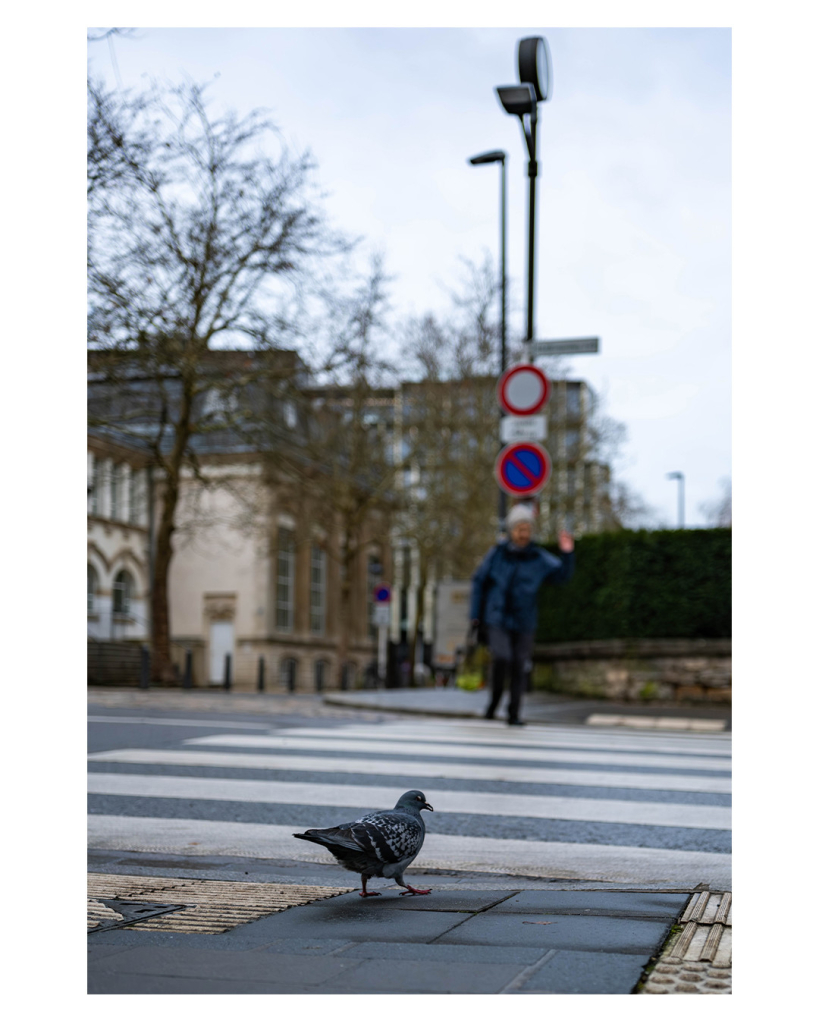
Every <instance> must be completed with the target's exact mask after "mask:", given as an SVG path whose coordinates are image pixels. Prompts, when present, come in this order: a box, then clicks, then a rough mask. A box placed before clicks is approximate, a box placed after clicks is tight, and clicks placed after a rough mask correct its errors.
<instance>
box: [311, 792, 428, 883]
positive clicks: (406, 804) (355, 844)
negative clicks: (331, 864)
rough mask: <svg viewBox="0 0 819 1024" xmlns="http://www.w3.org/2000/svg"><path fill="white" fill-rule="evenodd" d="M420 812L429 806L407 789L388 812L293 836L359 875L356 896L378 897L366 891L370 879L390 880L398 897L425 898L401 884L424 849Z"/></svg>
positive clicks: (373, 813) (421, 796) (423, 828)
mask: <svg viewBox="0 0 819 1024" xmlns="http://www.w3.org/2000/svg"><path fill="white" fill-rule="evenodd" d="M422 810H427V811H431V810H432V806H431V805H430V804H428V803H427V798H426V797H425V796H424V794H423V793H422V792H421V791H420V790H418V789H411V790H409V792H407V793H404V795H403V796H402V797H400V798H399V800H398V803H397V804H396V805H395V808H394V809H393V810H391V811H373V812H372V814H365V815H363V816H362V817H361V818H356V820H355V821H348V822H346V823H345V824H344V825H337V826H336V827H335V828H308V829H307V831H306V832H294V833H293V835H294V836H295V838H296V839H306V840H307V842H308V843H318V844H319V846H326V847H327V849H328V850H329V851H330V853H332V855H333V856H334V857H335V858H336V860H337V861H338V862H339V864H341V865H342V867H345V868H347V870H348V871H355V872H356V873H357V874H360V875H361V892H360V893H359V894H358V895H359V896H380V895H381V893H378V892H373V891H372V889H370V890H369V891H368V890H367V882H368V880H369V879H370V878H372V877H373V876H376V877H378V878H394V879H395V880H396V882H398V884H399V885H400V886H402V887H403V888H404V890H405V891H404V892H402V893H401V895H402V896H410V895H415V896H426V895H427V894H428V893H430V892H432V890H431V889H414V888H413V887H412V886H411V885H407V883H406V882H405V881H404V872H405V871H406V869H407V867H408V866H409V865H410V864H411V863H412V862H413V861H414V860H415V858H416V857H417V856H418V854H419V853H420V852H421V847H422V846H423V845H424V834H425V832H426V828H425V826H424V819H423V818H422V817H421V811H422Z"/></svg>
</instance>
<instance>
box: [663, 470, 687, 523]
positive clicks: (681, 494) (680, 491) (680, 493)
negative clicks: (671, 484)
mask: <svg viewBox="0 0 819 1024" xmlns="http://www.w3.org/2000/svg"><path fill="white" fill-rule="evenodd" d="M666 479H668V480H676V481H678V483H679V487H678V488H677V510H678V518H679V521H680V525H679V529H681V530H682V529H684V528H685V474H684V473H666Z"/></svg>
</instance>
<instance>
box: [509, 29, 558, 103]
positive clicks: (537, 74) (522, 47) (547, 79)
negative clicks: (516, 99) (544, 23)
mask: <svg viewBox="0 0 819 1024" xmlns="http://www.w3.org/2000/svg"><path fill="white" fill-rule="evenodd" d="M518 78H519V79H520V80H521V82H529V83H531V85H533V86H534V89H535V99H536V100H537V101H538V103H540V102H541V101H548V100H550V99H551V98H552V81H553V75H552V55H551V52H550V51H549V44H548V43H547V42H546V40H545V39H544V38H543V37H542V36H529V38H528V39H521V40H520V42H519V43H518Z"/></svg>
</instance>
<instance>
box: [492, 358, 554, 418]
mask: <svg viewBox="0 0 819 1024" xmlns="http://www.w3.org/2000/svg"><path fill="white" fill-rule="evenodd" d="M551 390H552V385H551V384H550V383H549V378H548V377H547V376H546V374H545V373H544V372H543V370H541V369H539V368H538V367H537V366H534V365H533V364H532V363H519V364H518V365H517V366H510V367H509V369H508V370H507V371H506V372H505V373H504V374H503V376H502V377H501V378H500V380H499V381H498V401H499V402H500V405H501V408H502V409H503V411H504V412H506V413H508V414H509V415H510V416H532V415H533V414H534V413H536V412H537V411H538V410H539V409H542V408H543V406H544V405H545V404H546V403H547V402H548V401H549V395H550V393H551Z"/></svg>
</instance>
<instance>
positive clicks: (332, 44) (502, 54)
mask: <svg viewBox="0 0 819 1024" xmlns="http://www.w3.org/2000/svg"><path fill="white" fill-rule="evenodd" d="M527 35H542V36H545V37H546V38H547V39H548V42H549V46H550V49H551V53H552V60H553V65H554V79H555V86H554V94H553V97H552V100H551V101H550V102H549V103H548V104H541V105H540V119H539V159H540V174H539V178H538V247H537V284H536V309H535V320H536V331H535V333H536V336H537V337H538V338H569V337H581V336H588V335H596V336H598V337H599V338H600V339H601V352H600V354H598V355H586V356H578V357H575V358H574V359H573V360H571V361H570V364H569V366H570V374H571V376H573V377H580V378H583V379H585V380H586V381H588V382H589V384H591V385H592V386H593V387H594V388H595V389H596V390H597V391H598V393H600V394H601V396H602V397H603V399H604V404H605V410H606V412H607V413H608V414H609V415H611V416H613V417H614V418H615V419H618V420H620V421H622V422H624V423H625V424H626V426H627V429H628V441H627V443H626V445H625V446H624V449H623V455H622V458H621V459H620V460H619V461H618V462H617V463H616V464H615V467H614V468H615V472H616V475H617V477H619V478H620V479H622V480H624V481H625V482H627V483H628V484H630V485H631V486H632V487H633V488H634V489H635V490H637V491H638V492H639V494H640V495H641V496H642V497H643V498H644V499H645V500H646V501H647V502H648V503H649V504H650V505H651V506H653V507H654V508H655V509H656V510H657V513H658V514H659V516H660V517H661V519H662V520H663V521H664V522H665V523H666V524H668V525H676V522H677V483H676V482H675V481H671V480H668V479H666V474H667V473H668V472H670V471H681V472H683V473H684V474H685V496H686V525H689V526H694V525H702V524H703V523H704V518H703V514H702V511H701V509H700V506H701V504H702V503H703V502H705V501H712V500H714V499H716V498H717V497H718V496H719V494H720V492H721V487H720V482H721V481H722V480H723V479H725V478H728V477H730V476H731V444H730V442H731V435H730V427H731V365H730V359H731V32H730V30H729V29H717V28H710V29H707V28H706V29H684V28H683V29H663V28H660V29H629V28H613V29H594V28H588V29H583V28H578V29H567V28H558V29H550V28H547V27H539V26H535V25H533V26H524V27H523V28H519V29H510V28H494V29H470V28H454V29H436V28H424V29H413V28H399V29H386V28H373V29H366V28H364V29H354V28H346V29H345V28H341V29H327V28H307V29H286V28H282V29H244V28H235V29H225V28H219V29H207V28H180V29H167V28H159V29H150V28H142V29H139V30H138V31H137V32H136V34H135V36H134V37H132V38H116V39H115V40H114V44H113V53H112V52H111V49H110V47H109V44H108V43H107V42H97V43H92V44H90V45H89V66H90V68H91V70H92V72H94V73H95V74H97V75H100V76H102V77H104V78H105V80H106V81H107V83H108V84H109V85H111V86H118V85H120V84H121V86H122V87H124V88H126V89H129V88H133V89H139V88H141V87H144V86H145V85H147V83H148V79H149V78H151V77H161V78H167V79H171V80H174V81H179V80H180V79H181V78H182V76H189V77H190V78H192V79H194V80H196V81H200V82H202V81H211V82H212V84H211V87H210V89H209V93H210V96H211V98H212V101H213V105H214V108H216V109H218V108H219V107H220V106H229V107H233V108H235V109H237V110H238V111H239V112H240V113H247V112H248V111H249V110H250V109H252V108H255V107H264V108H267V109H268V110H269V111H270V113H271V116H272V118H273V120H274V121H275V122H276V123H277V124H278V126H279V128H280V129H281V131H282V132H283V134H284V136H285V138H286V139H287V140H288V141H289V142H290V143H291V144H292V145H293V146H294V147H295V148H298V149H303V148H309V149H310V150H311V151H312V153H313V154H314V156H315V158H316V161H317V164H318V178H319V181H320V183H321V185H322V187H323V188H324V190H325V191H326V192H327V193H328V198H327V201H326V205H327V209H328V211H329V213H330V215H331V217H332V219H333V221H334V222H335V223H336V224H337V225H338V226H339V227H340V228H343V229H345V230H347V231H349V232H351V233H355V234H359V235H363V236H364V247H365V251H367V250H369V249H372V250H380V251H382V252H383V253H384V255H385V258H386V269H387V271H388V272H389V273H390V274H391V275H393V276H394V278H395V280H394V282H393V284H392V286H391V288H392V305H393V310H394V314H395V316H396V317H400V316H401V315H402V314H405V313H409V312H413V313H422V312H424V311H426V310H441V309H444V308H445V307H446V306H447V301H448V300H447V294H446V288H447V287H450V286H452V285H454V284H455V283H456V281H457V279H458V277H459V275H460V273H461V269H460V262H459V261H460V257H462V256H468V257H470V258H472V259H477V260H480V259H481V258H482V256H483V253H484V252H486V251H488V252H489V253H491V255H492V258H493V259H497V257H498V246H499V230H498V214H499V202H498V197H499V169H498V167H497V166H492V167H470V166H469V165H468V164H467V158H468V157H469V156H471V155H474V154H476V153H479V152H482V151H484V150H489V149H504V150H506V152H507V153H508V154H509V161H508V185H509V195H508V203H509V207H508V211H509V212H508V225H509V228H508V231H509V233H508V274H509V278H510V319H509V326H508V331H509V336H510V338H515V339H517V338H521V337H523V335H524V334H525V280H526V218H527V205H526V185H527V179H526V175H525V161H524V143H523V136H522V132H521V129H520V124H519V121H518V119H517V118H513V117H510V116H508V115H506V114H505V113H504V112H503V110H502V108H501V107H500V105H499V103H498V100H497V98H496V96H495V92H494V87H495V86H496V85H504V84H510V83H514V82H516V81H517V66H516V55H517V40H518V39H520V38H522V37H523V36H527ZM547 447H548V445H547ZM487 486H491V473H490V471H489V470H488V473H487Z"/></svg>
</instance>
